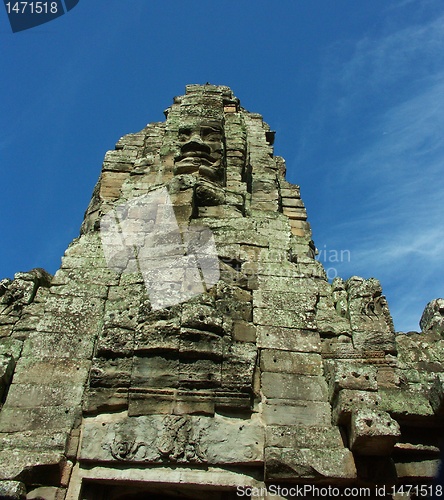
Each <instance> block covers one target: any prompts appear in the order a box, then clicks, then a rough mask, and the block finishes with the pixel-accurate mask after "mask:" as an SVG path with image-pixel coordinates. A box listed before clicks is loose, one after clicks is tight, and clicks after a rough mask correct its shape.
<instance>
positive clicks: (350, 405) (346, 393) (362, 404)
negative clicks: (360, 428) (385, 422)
mask: <svg viewBox="0 0 444 500" xmlns="http://www.w3.org/2000/svg"><path fill="white" fill-rule="evenodd" d="M380 407H381V397H380V396H379V394H378V393H377V392H369V391H356V390H351V389H343V390H342V391H340V392H339V394H338V396H337V398H336V400H335V401H334V402H333V421H334V422H336V423H337V424H341V425H342V424H347V423H348V422H350V419H351V416H352V413H353V412H354V411H356V410H357V409H361V408H380ZM381 409H382V408H381Z"/></svg>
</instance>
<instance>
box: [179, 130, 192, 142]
mask: <svg viewBox="0 0 444 500" xmlns="http://www.w3.org/2000/svg"><path fill="white" fill-rule="evenodd" d="M190 136H191V129H190V128H189V127H181V128H180V129H179V141H187V140H188V139H189V138H190Z"/></svg>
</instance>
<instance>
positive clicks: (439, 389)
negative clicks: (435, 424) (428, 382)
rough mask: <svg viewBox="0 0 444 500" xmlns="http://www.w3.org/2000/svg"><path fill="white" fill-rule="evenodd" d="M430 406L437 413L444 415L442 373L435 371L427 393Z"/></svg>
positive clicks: (443, 379)
mask: <svg viewBox="0 0 444 500" xmlns="http://www.w3.org/2000/svg"><path fill="white" fill-rule="evenodd" d="M429 401H430V406H431V407H432V409H433V411H434V412H435V414H437V415H444V374H442V373H437V374H436V378H435V381H434V382H433V385H432V387H431V388H430V393H429Z"/></svg>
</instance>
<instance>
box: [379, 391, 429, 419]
mask: <svg viewBox="0 0 444 500" xmlns="http://www.w3.org/2000/svg"><path fill="white" fill-rule="evenodd" d="M378 393H379V395H380V398H381V404H380V405H379V408H380V409H381V410H384V411H387V412H388V413H390V415H392V416H394V417H395V418H396V420H398V422H410V423H412V422H415V421H416V422H421V421H423V418H424V417H431V416H432V415H433V409H432V407H431V406H430V402H429V400H428V397H427V394H424V392H423V391H421V387H419V388H418V390H409V389H403V390H400V389H380V390H379V391H378Z"/></svg>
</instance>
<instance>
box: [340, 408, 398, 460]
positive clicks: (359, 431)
mask: <svg viewBox="0 0 444 500" xmlns="http://www.w3.org/2000/svg"><path fill="white" fill-rule="evenodd" d="M400 435H401V431H400V427H399V424H398V422H396V420H393V419H392V418H391V417H390V415H389V414H388V413H387V412H384V411H376V410H371V409H360V410H357V411H356V412H353V413H352V417H351V424H350V449H351V450H352V451H353V453H357V454H359V455H390V454H391V453H392V451H393V447H394V445H395V443H396V441H397V440H398V438H399V437H400Z"/></svg>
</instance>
